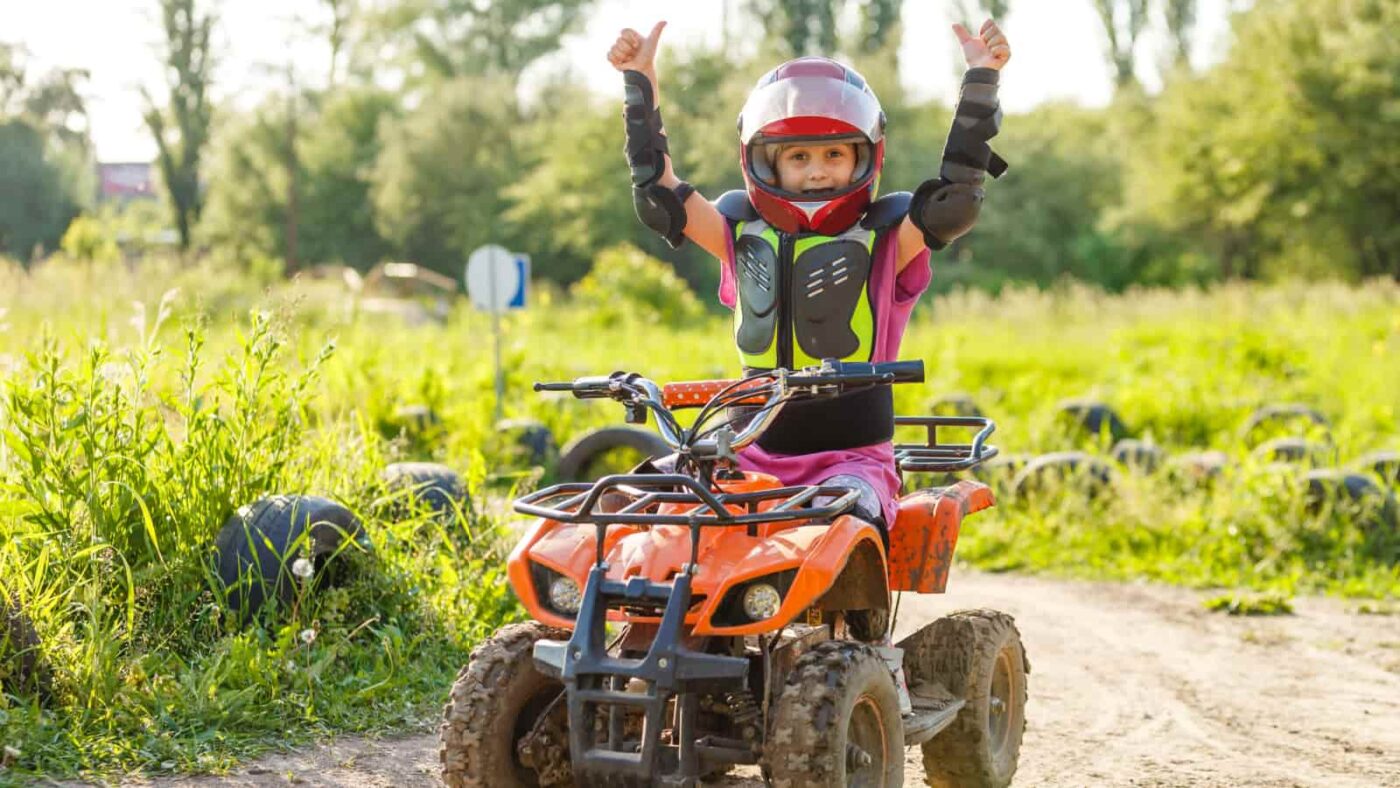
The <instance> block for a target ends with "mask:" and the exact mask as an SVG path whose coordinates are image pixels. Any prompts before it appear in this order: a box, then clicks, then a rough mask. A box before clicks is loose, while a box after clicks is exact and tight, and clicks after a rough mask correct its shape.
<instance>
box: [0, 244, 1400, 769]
mask: <svg viewBox="0 0 1400 788" xmlns="http://www.w3.org/2000/svg"><path fill="white" fill-rule="evenodd" d="M537 295H538V299H537V302H536V304H535V305H534V308H532V309H531V310H529V311H527V312H525V313H522V314H514V315H509V316H507V318H506V319H505V320H504V321H503V323H504V325H505V330H506V337H505V342H504V356H505V365H506V370H507V380H506V384H507V390H508V392H509V393H510V398H509V400H508V402H507V403H506V405H505V412H506V415H507V416H508V417H529V418H533V419H537V420H539V421H542V422H543V423H545V424H546V425H548V426H549V427H550V428H551V429H552V430H553V431H554V433H555V435H556V436H558V438H559V440H560V441H561V442H563V441H566V440H567V439H568V438H570V437H572V436H574V435H576V434H578V433H580V432H581V431H582V430H584V429H587V428H589V427H594V426H601V425H604V424H617V423H620V421H621V411H620V409H619V408H617V407H616V406H613V405H611V404H610V403H589V402H579V401H576V400H574V399H572V398H570V397H567V396H565V397H559V396H540V395H536V394H533V393H530V392H529V384H530V383H531V382H533V381H535V380H558V379H567V378H570V377H574V376H577V375H584V374H598V373H606V372H609V371H612V370H615V369H630V370H636V371H640V372H642V373H644V374H646V375H648V376H650V377H653V378H655V379H657V380H661V381H666V380H681V379H694V378H711V377H722V376H729V375H732V374H733V373H734V372H735V369H736V364H735V359H734V358H733V350H732V348H731V347H730V346H729V343H728V339H727V337H728V326H727V323H726V322H725V318H724V317H722V316H718V315H714V314H711V315H707V316H705V317H702V318H700V319H697V320H694V321H693V322H691V323H690V324H688V325H686V326H683V327H664V326H657V325H649V324H642V323H639V322H630V323H629V322H628V321H626V320H625V319H624V320H622V322H621V323H616V322H615V323H614V324H612V325H610V326H603V325H601V324H600V323H599V322H598V320H597V319H596V316H595V315H593V314H592V313H591V310H590V309H589V305H588V304H584V303H570V302H568V301H566V300H564V299H561V298H559V297H558V296H557V294H555V293H553V292H552V291H549V290H547V289H546V290H541V291H539V293H537ZM611 319H612V320H614V321H616V320H617V319H618V316H617V315H616V314H613V315H612V317H611ZM490 336H491V335H490V321H489V319H487V318H486V317H484V316H482V315H479V314H475V313H473V312H471V311H470V310H468V309H467V308H466V307H465V306H461V305H459V307H458V308H457V309H456V310H455V311H454V312H453V313H452V314H451V316H450V317H449V319H448V320H447V322H446V323H445V324H442V325H435V324H428V325H424V326H415V327H409V326H405V325H402V324H400V323H398V322H396V321H395V320H394V319H392V318H386V317H383V316H375V315H372V314H366V313H363V312H357V311H356V310H354V309H353V308H350V305H349V304H348V303H347V302H346V301H345V299H344V297H343V295H342V294H341V293H340V292H339V291H338V290H337V289H336V287H335V286H333V285H332V284H328V283H319V282H315V281H306V282H298V283H296V284H293V285H282V284H271V283H269V282H268V281H266V280H261V279H258V278H257V277H254V276H250V275H247V274H238V273H235V272H231V271H227V270H222V269H218V268H214V267H203V268H200V267H194V268H186V267H181V266H178V265H176V264H174V263H172V262H164V261H160V260H149V261H144V262H143V263H142V264H141V265H140V266H138V267H134V268H126V267H120V266H119V267H102V266H94V265H89V264H79V263H60V264H52V265H48V266H45V267H43V268H41V269H39V270H37V271H35V272H32V273H21V272H19V271H18V270H17V269H16V268H14V267H11V266H5V265H4V264H0V384H3V388H4V396H3V399H0V437H3V440H0V535H3V539H0V591H2V592H3V593H4V594H7V595H9V596H10V597H12V598H15V599H18V600H19V601H20V602H21V603H22V605H23V606H24V608H25V610H26V612H27V613H28V614H29V616H30V617H31V618H32V619H33V620H34V624H35V627H36V628H37V629H38V631H39V634H40V636H41V639H42V642H43V644H44V645H43V655H44V658H45V660H46V662H47V663H48V664H49V665H50V666H51V672H52V689H51V692H50V694H49V695H48V696H47V697H45V698H40V697H38V696H36V695H35V694H34V693H22V692H11V693H9V694H0V745H3V746H6V747H10V748H12V749H13V750H15V751H18V753H19V754H18V755H14V756H6V758H8V765H7V766H6V767H5V768H6V769H7V771H6V772H4V773H0V780H4V779H5V775H7V774H8V775H16V774H46V775H79V774H89V775H105V774H112V773H122V772H130V771H140V772H147V773H160V772H170V771H189V770H218V769H222V768H225V767H228V766H229V765H231V764H232V763H234V762H236V761H237V760H239V759H242V758H245V757H247V756H249V755H250V754H252V753H255V752H258V751H261V750H264V749H266V748H268V747H272V746H276V745H278V744H281V743H284V742H290V741H299V740H305V739H308V738H311V737H315V736H319V735H324V734H329V733H336V732H343V731H387V730H394V729H402V728H404V727H407V726H422V725H426V724H430V723H431V721H432V720H433V719H434V718H435V717H436V715H437V710H438V708H440V705H441V702H442V698H443V696H444V694H445V692H446V690H447V688H448V686H449V685H450V683H451V681H452V677H453V675H454V673H455V671H456V670H457V668H458V667H459V666H460V665H461V664H462V663H463V662H465V660H466V657H467V654H468V653H469V650H470V648H471V646H472V644H473V643H475V642H476V641H477V640H479V639H480V638H481V637H483V636H484V635H485V634H487V633H489V632H490V631H491V630H493V629H494V628H495V627H496V626H497V625H499V624H500V623H503V622H505V621H509V620H513V619H515V618H518V617H519V616H520V615H521V613H520V611H519V609H518V607H517V605H516V604H515V602H514V601H513V599H512V597H511V596H510V593H509V591H508V589H507V587H506V585H505V582H504V577H503V567H504V555H505V551H506V549H508V547H509V544H508V542H507V536H506V529H505V524H504V523H502V522H500V521H498V520H496V519H495V518H493V517H491V516H489V515H488V514H486V512H488V511H489V510H490V507H488V506H486V505H484V502H485V501H486V500H487V498H488V497H492V496H494V497H496V498H501V497H506V496H508V495H509V494H510V489H511V487H512V486H513V485H520V484H524V485H529V484H534V483H537V481H538V480H539V471H538V470H532V469H531V468H529V467H526V466H524V465H522V464H521V463H520V462H519V461H518V460H516V459H513V458H514V457H516V455H517V454H518V452H512V450H511V449H512V447H511V446H510V444H509V439H508V437H506V436H504V435H502V434H499V433H498V432H497V431H496V430H495V429H494V426H493V423H492V393H491V392H492V376H493V372H492V364H491V355H490V353H491V346H492V342H491V341H490ZM903 355H904V357H906V358H922V359H924V360H925V362H926V364H927V369H928V383H927V384H926V385H925V386H922V387H918V386H906V387H903V388H901V389H900V390H899V391H897V393H896V398H897V403H898V410H899V411H900V412H904V413H915V412H922V411H923V409H924V408H925V407H926V405H927V403H928V402H929V401H930V400H932V399H933V398H934V396H935V395H937V394H943V393H949V392H954V391H962V392H966V393H968V394H969V395H970V396H971V397H972V398H973V399H974V400H975V401H976V402H977V403H978V404H979V405H980V406H981V407H982V409H983V410H984V411H986V412H987V413H988V414H990V415H992V416H993V417H994V418H996V419H997V422H998V425H999V428H998V431H997V435H996V442H997V443H998V444H999V445H1000V446H1001V447H1002V449H1003V451H1006V452H1022V453H1037V452H1044V451H1050V450H1058V449H1064V448H1069V447H1072V446H1078V447H1082V448H1087V449H1089V450H1091V451H1096V452H1102V451H1103V450H1104V447H1103V446H1101V445H1098V444H1096V443H1095V442H1094V440H1093V439H1092V438H1084V437H1081V436H1076V435H1072V434H1069V433H1067V432H1066V431H1065V428H1064V426H1063V424H1062V423H1061V422H1059V421H1058V420H1057V418H1056V416H1055V407H1054V406H1055V403H1056V402H1057V401H1059V400H1060V399H1063V398H1067V397H1077V396H1095V397H1099V398H1101V399H1103V400H1105V401H1107V402H1108V403H1110V404H1111V405H1113V406H1114V407H1115V408H1117V409H1118V410H1119V412H1120V413H1122V414H1123V416H1124V418H1125V420H1126V421H1127V422H1128V424H1129V426H1130V428H1131V429H1132V430H1133V432H1134V434H1135V435H1136V436H1138V437H1143V438H1147V439H1150V440H1151V441H1153V442H1155V443H1156V444H1158V445H1160V446H1162V447H1163V448H1165V449H1167V450H1168V451H1170V452H1181V451H1186V450H1191V449H1197V448H1210V449H1217V450H1220V451H1223V452H1225V453H1226V454H1227V455H1228V456H1229V457H1230V461H1231V462H1230V467H1229V469H1228V470H1227V471H1226V472H1225V474H1224V475H1223V476H1222V477H1220V478H1219V479H1216V480H1214V481H1210V482H1196V481H1192V480H1190V479H1182V478H1177V477H1173V476H1170V475H1167V474H1158V475H1142V474H1133V473H1128V472H1127V471H1126V470H1125V471H1123V472H1121V473H1120V474H1119V477H1120V478H1119V482H1118V483H1117V485H1116V486H1115V488H1114V490H1113V492H1112V494H1110V495H1108V496H1104V497H1101V498H1099V499H1090V498H1088V497H1087V496H1085V495H1082V494H1079V493H1077V492H1074V491H1073V490H1071V489H1068V488H1060V489H1052V490H1051V491H1050V492H1049V494H1045V495H1041V496H1039V497H1037V498H1035V499H1029V500H1016V499H1013V498H1011V497H1009V496H1005V495H1003V497H1002V500H1001V503H1000V505H999V506H998V507H997V508H995V509H993V510H991V511H990V512H987V513H984V514H979V515H978V516H977V517H976V518H975V519H972V520H970V521H969V522H968V524H967V525H966V527H965V530H964V532H963V535H962V537H961V540H960V544H959V551H958V554H959V558H960V560H962V561H964V562H966V563H969V564H972V565H975V566H979V567H983V568H986V569H991V570H1017V571H1037V572H1053V573H1059V574H1066V575H1079V576H1090V577H1106V578H1130V577H1133V578H1136V577H1146V578H1150V579H1153V580H1158V581H1162V582H1169V583H1175V584H1181V585H1189V586H1198V587H1224V588H1228V589H1231V594H1232V595H1235V594H1242V595H1245V596H1249V595H1260V594H1262V595H1265V596H1270V595H1272V596H1276V597H1278V598H1281V599H1286V598H1287V597H1288V596H1291V595H1294V594H1298V593H1331V594H1340V595H1346V596H1352V597H1356V598H1358V599H1361V600H1385V599H1387V598H1394V597H1395V596H1396V595H1397V593H1400V568H1397V567H1398V566H1400V544H1397V537H1396V536H1395V535H1394V534H1387V533H1381V532H1376V531H1375V530H1374V529H1373V530H1367V529H1366V528H1364V527H1362V526H1361V525H1359V522H1360V521H1358V520H1357V519H1355V517H1354V513H1350V512H1347V511H1344V510H1343V509H1342V508H1335V509H1334V508H1333V507H1326V508H1325V509H1324V510H1323V511H1322V512H1321V513H1318V512H1315V511H1313V510H1310V509H1309V508H1308V507H1307V506H1306V502H1305V500H1304V498H1305V496H1304V495H1303V492H1302V489H1301V485H1299V484H1298V482H1297V476H1298V474H1297V472H1296V471H1295V470H1280V469H1279V468H1278V467H1276V466H1272V465H1269V464H1267V463H1263V462H1261V461H1259V460H1257V459H1252V458H1251V457H1250V445H1249V444H1248V443H1247V442H1246V441H1245V439H1244V437H1243V436H1242V435H1241V432H1240V429H1241V426H1242V425H1243V424H1244V422H1245V420H1246V419H1247V417H1248V415H1249V414H1250V412H1252V411H1253V409H1254V408H1256V407H1258V406H1260V405H1263V404H1266V403H1270V402H1282V401H1287V402H1301V403H1305V404H1308V405H1311V406H1313V407H1315V408H1317V409H1318V410H1320V411H1321V412H1323V413H1324V414H1325V415H1326V416H1327V417H1328V418H1329V419H1330V421H1331V428H1330V430H1329V432H1328V434H1327V435H1326V436H1321V435H1319V436H1317V437H1327V438H1329V439H1330V441H1331V443H1332V446H1333V448H1334V451H1335V454H1336V456H1338V457H1340V458H1341V459H1342V460H1346V459H1349V458H1352V457H1356V456H1358V455H1360V454H1362V453H1364V452H1365V451H1368V450H1372V449H1378V448H1400V427H1398V425H1397V413H1400V388H1398V387H1396V386H1395V385H1394V381H1396V380H1400V287H1397V286H1396V285H1395V283H1387V282H1376V283H1370V284H1368V285H1367V286H1365V287H1355V288H1353V287H1348V286H1343V285H1329V284H1322V285H1317V284H1287V283H1286V284H1279V285H1273V286H1243V285H1229V286H1224V287H1220V288H1217V289H1215V290H1211V291H1208V292H1198V291H1183V292H1160V291H1146V292H1137V293H1130V294H1128V295H1125V296H1121V297H1107V296H1104V295H1101V294H1098V293H1096V292H1093V291H1090V290H1085V289H1076V288H1063V289H1059V290H1055V291H1050V292H1044V293H1041V292H1010V293H1006V294H1003V295H1002V296H1001V297H1000V298H997V299H991V298H988V297H986V296H982V295H978V294H963V295H954V296H949V297H945V298H941V299H938V300H937V301H934V302H931V303H929V304H927V305H925V306H923V307H921V308H920V310H919V312H917V313H916V316H915V319H914V322H913V323H912V324H911V326H910V329H909V332H908V334H907V336H906V339H905V342H904V353H903ZM408 405H422V406H427V407H428V408H430V409H431V411H432V413H433V414H434V417H435V421H434V422H433V423H432V424H428V425H426V426H414V425H409V424H405V423H404V421H403V419H402V418H401V417H400V416H399V415H398V413H399V411H400V409H402V408H403V407H404V406H408ZM406 459H422V460H431V461H438V462H444V463H446V464H448V465H451V466H452V467H454V468H456V469H458V470H460V471H462V472H463V473H464V474H465V475H466V477H467V479H468V486H469V487H470V490H471V494H472V496H473V500H474V501H475V502H476V505H474V506H473V507H472V511H471V512H469V516H467V517H466V518H463V519H459V520H456V521H453V522H449V523H442V522H438V521H435V520H433V519H432V518H431V517H428V516H426V514H422V513H419V514H415V515H413V516H408V517H402V518H399V517H388V516H385V515H384V514H383V512H382V511H380V510H378V509H376V507H375V506H374V505H373V503H374V501H375V500H376V499H378V498H379V497H380V496H382V495H383V494H384V492H385V491H384V489H383V485H382V483H381V482H380V481H379V479H378V474H379V471H380V470H381V469H382V468H383V467H384V466H385V465H386V464H387V463H389V462H393V461H397V460H406ZM276 492H281V493H308V494H318V495H326V496H329V497H332V498H335V499H336V500H339V501H341V502H343V503H344V504H346V505H347V506H349V507H350V508H351V509H352V510H354V511H355V512H356V513H357V514H358V515H359V516H360V517H361V520H362V522H363V523H364V525H365V530H366V533H367V535H368V537H369V539H370V541H371V543H372V552H370V553H365V554H359V553H356V554H353V555H351V556H350V557H349V560H350V561H351V562H352V564H353V566H354V568H355V569H356V571H354V572H353V578H354V579H353V582H351V583H349V584H347V585H345V586H342V587H338V588H335V589H333V590H330V591H327V592H325V593H316V594H307V595H305V597H304V598H300V599H298V600H297V601H296V603H295V604H292V605H285V606H282V607H281V608H277V607H276V606H272V607H270V608H269V609H268V610H267V611H266V613H265V614H264V615H263V616H261V617H260V618H259V619H258V620H257V621H256V622H255V623H254V625H253V626H250V627H241V626H238V625H237V624H236V622H233V621H231V620H230V619H229V617H228V616H226V615H225V614H224V612H223V608H222V606H221V593H222V590H221V588H220V587H219V584H218V582H217V580H216V579H215V578H214V577H213V576H212V573H211V570H210V564H209V558H210V543H211V541H212V539H213V537H214V535H215V534H216V533H217V531H218V529H219V528H220V526H221V525H222V523H223V522H224V521H225V520H227V518H228V517H229V516H230V515H231V514H232V513H233V511H234V510H235V509H236V508H237V507H238V506H241V505H244V504H247V503H250V502H252V501H253V500H256V499H257V498H258V497H260V496H262V495H266V494H270V493H276ZM1373 604H1374V603H1373ZM308 631H310V632H312V633H313V636H312V637H311V639H310V642H307V640H306V639H305V636H304V634H303V633H306V632H308Z"/></svg>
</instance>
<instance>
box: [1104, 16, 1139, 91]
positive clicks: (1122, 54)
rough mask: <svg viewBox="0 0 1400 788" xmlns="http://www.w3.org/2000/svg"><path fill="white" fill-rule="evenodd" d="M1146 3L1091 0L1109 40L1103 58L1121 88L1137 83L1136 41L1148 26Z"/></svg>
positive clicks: (1116, 83)
mask: <svg viewBox="0 0 1400 788" xmlns="http://www.w3.org/2000/svg"><path fill="white" fill-rule="evenodd" d="M1147 2H1148V0H1094V10H1095V11H1097V12H1098V14H1099V21H1101V22H1102V23H1103V29H1104V34H1105V35H1106V36H1107V37H1108V48H1107V50H1106V55H1107V57H1108V64H1109V66H1110V67H1111V68H1112V69H1113V80H1114V84H1115V85H1117V86H1118V87H1119V88H1124V87H1127V86H1129V85H1133V84H1136V83H1137V76H1136V75H1135V74H1134V73H1133V67H1134V66H1135V65H1136V64H1137V42H1138V37H1139V36H1140V35H1142V30H1143V28H1144V27H1146V26H1147Z"/></svg>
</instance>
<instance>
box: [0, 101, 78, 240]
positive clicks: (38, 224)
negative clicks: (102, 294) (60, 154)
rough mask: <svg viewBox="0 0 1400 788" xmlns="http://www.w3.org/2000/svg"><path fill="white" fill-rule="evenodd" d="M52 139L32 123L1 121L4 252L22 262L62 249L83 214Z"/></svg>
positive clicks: (0, 209) (0, 222) (1, 234)
mask: <svg viewBox="0 0 1400 788" xmlns="http://www.w3.org/2000/svg"><path fill="white" fill-rule="evenodd" d="M46 137H47V135H46V134H45V132H44V130H43V129H41V128H39V127H38V126H36V125H34V123H32V122H31V121H29V120H25V119H19V118H17V119H13V120H9V121H3V122H0V253H4V254H7V255H10V256H12V257H16V258H18V259H20V260H29V259H30V258H31V255H32V253H33V252H34V251H35V250H36V249H39V250H41V251H42V250H52V249H56V248H58V244H59V241H60V240H61V239H62V238H63V231H64V230H65V229H67V227H68V223H69V222H70V221H72V220H73V217H74V216H76V215H77V213H78V206H77V204H76V202H75V201H74V200H73V198H72V195H71V194H70V193H69V191H68V189H67V188H65V185H64V177H63V172H62V170H61V169H60V168H59V167H58V166H57V165H56V164H55V163H54V162H53V161H52V160H51V159H50V157H49V155H48V152H47V150H46V148H47V145H46Z"/></svg>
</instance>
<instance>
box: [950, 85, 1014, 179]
mask: <svg viewBox="0 0 1400 788" xmlns="http://www.w3.org/2000/svg"><path fill="white" fill-rule="evenodd" d="M998 78H999V75H998V74H997V72H996V70H995V69H990V68H973V69H968V72H967V74H966V76H964V77H963V84H962V93H961V95H959V96H958V106H957V108H956V109H955V110H954V112H953V127H952V128H951V129H949V130H948V143H947V145H945V146H944V148H943V164H942V167H941V168H940V169H939V172H938V174H939V176H940V177H941V178H942V179H943V180H944V181H947V182H948V183H965V184H970V185H972V186H980V185H981V184H982V181H983V180H985V179H986V174H987V173H989V172H990V173H991V174H992V177H993V178H996V177H999V176H1000V175H1001V174H1002V173H1003V172H1005V171H1006V162H1005V161H1004V160H1003V159H1002V158H1001V157H1000V156H998V155H996V154H995V153H993V152H992V149H991V147H990V146H988V145H987V141H988V140H990V139H991V138H992V137H995V136H996V135H997V132H998V131H1000V130H1001V104H1000V102H998V101H997V80H998Z"/></svg>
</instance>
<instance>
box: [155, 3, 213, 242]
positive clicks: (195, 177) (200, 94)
mask: <svg viewBox="0 0 1400 788" xmlns="http://www.w3.org/2000/svg"><path fill="white" fill-rule="evenodd" d="M161 21H162V26H163V29H164V31H165V54H164V64H165V71H166V80H167V82H168V83H169V84H168V87H169V91H170V97H169V102H168V105H167V107H166V108H165V109H164V110H162V109H160V108H158V107H157V106H156V105H155V101H154V100H153V99H152V98H151V96H150V95H149V94H145V98H146V112H145V121H146V126H147V128H149V129H150V131H151V136H153V137H154V138H155V141H156V150H157V162H158V164H159V165H160V171H161V176H162V178H163V179H164V181H165V188H166V193H167V194H169V195H170V207H171V212H172V213H173V214H174V215H175V226H176V228H177V229H178V230H179V233H180V247H181V248H182V249H188V248H189V246H190V241H191V237H192V233H193V228H194V225H195V224H196V223H197V222H198V221H199V216H200V212H201V211H202V209H203V206H204V198H203V194H202V193H201V192H200V182H199V176H200V162H201V158H202V156H203V154H204V148H205V146H206V145H207V144H208V142H209V132H210V124H211V122H212V119H213V117H212V116H213V108H212V106H211V105H210V103H209V84H210V74H211V72H212V69H213V65H214V61H213V54H212V52H211V50H210V34H211V33H212V31H213V28H214V17H213V15H212V14H210V13H207V12H201V10H200V9H199V2H198V0H161Z"/></svg>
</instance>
